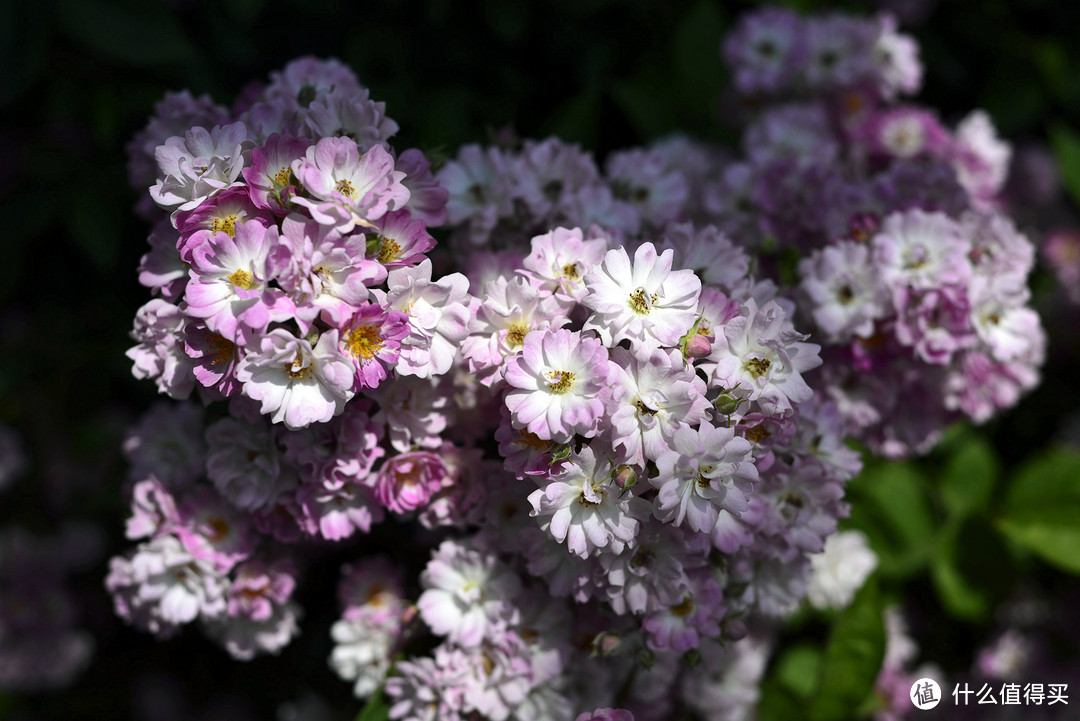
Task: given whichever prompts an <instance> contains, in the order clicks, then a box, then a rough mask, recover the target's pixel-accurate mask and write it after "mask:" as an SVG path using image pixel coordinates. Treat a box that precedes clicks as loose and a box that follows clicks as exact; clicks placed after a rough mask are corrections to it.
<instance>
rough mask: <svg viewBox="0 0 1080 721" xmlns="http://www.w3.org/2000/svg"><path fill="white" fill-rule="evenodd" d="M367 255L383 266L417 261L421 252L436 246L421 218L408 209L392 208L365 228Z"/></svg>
mask: <svg viewBox="0 0 1080 721" xmlns="http://www.w3.org/2000/svg"><path fill="white" fill-rule="evenodd" d="M367 246H368V256H369V257H370V258H371V259H372V260H373V261H374V262H377V263H380V264H381V265H382V266H383V267H385V268H388V269H389V268H399V267H401V266H405V265H418V264H419V263H420V262H421V261H423V260H424V259H425V258H426V256H425V255H424V253H426V252H428V251H429V250H431V249H432V248H434V247H435V239H434V238H432V237H431V234H430V233H428V232H427V228H426V227H425V225H424V221H423V220H420V219H414V218H413V217H412V215H411V214H410V213H409V211H408V210H395V211H393V212H390V213H387V214H386V215H384V216H383V217H381V218H379V220H378V222H376V223H375V226H374V227H373V228H371V229H370V230H369V231H368V238H367Z"/></svg>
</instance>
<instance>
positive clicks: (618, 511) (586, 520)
mask: <svg viewBox="0 0 1080 721" xmlns="http://www.w3.org/2000/svg"><path fill="white" fill-rule="evenodd" d="M613 470H614V464H613V463H612V461H611V459H610V458H608V457H607V456H605V455H602V454H598V453H597V452H596V451H595V450H594V449H593V448H592V447H591V446H584V447H582V449H581V451H580V452H578V453H576V454H573V455H571V456H570V458H569V460H568V461H567V462H566V465H564V466H563V468H562V470H561V471H559V472H558V473H557V474H555V475H554V476H552V478H551V480H550V481H548V483H547V484H546V485H545V486H544V487H543V488H538V489H537V490H535V491H533V492H532V493H531V494H529V503H530V504H531V505H532V513H531V514H529V515H531V516H533V517H534V518H538V519H539V521H540V527H541V529H542V530H544V531H546V532H547V533H548V534H550V535H551V537H552V538H554V539H555V540H556V541H558V542H559V543H565V544H566V548H567V550H569V551H570V553H572V554H574V555H575V556H578V557H579V558H588V557H589V556H592V555H595V554H596V552H597V551H599V550H601V549H605V548H610V549H611V551H613V552H614V553H622V552H623V549H625V548H626V547H627V546H629V545H631V544H632V543H633V541H634V538H635V537H636V536H637V531H638V525H639V521H638V519H639V518H641V517H643V516H644V515H645V509H647V506H646V505H645V502H644V501H642V500H641V499H639V498H636V497H635V496H634V495H633V494H630V493H628V494H625V495H623V494H621V493H620V492H619V489H618V488H617V487H616V486H615V485H614V484H612V483H611V476H612V471H613Z"/></svg>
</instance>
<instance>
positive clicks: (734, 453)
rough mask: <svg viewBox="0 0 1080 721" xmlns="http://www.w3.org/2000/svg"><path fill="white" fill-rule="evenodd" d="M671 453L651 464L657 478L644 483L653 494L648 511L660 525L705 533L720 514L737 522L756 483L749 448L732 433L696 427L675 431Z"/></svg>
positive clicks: (666, 452)
mask: <svg viewBox="0 0 1080 721" xmlns="http://www.w3.org/2000/svg"><path fill="white" fill-rule="evenodd" d="M671 446H672V448H671V449H670V450H667V451H665V452H663V453H662V454H660V456H659V458H657V460H656V467H657V469H658V471H659V474H658V475H657V476H656V477H655V478H650V479H649V483H651V484H652V485H653V486H655V487H656V488H657V489H658V492H657V495H656V500H655V501H654V506H655V508H654V511H653V513H654V514H655V515H656V517H657V518H658V519H660V520H661V521H670V522H672V523H673V524H674V525H676V526H678V525H681V524H682V523H683V521H684V520H685V521H686V524H687V525H688V526H689V527H690V528H691V529H692V530H694V531H699V532H702V533H709V532H711V531H712V530H713V527H714V526H715V525H716V521H717V518H718V517H719V515H720V512H721V511H725V512H727V513H730V514H731V515H733V516H739V515H741V514H742V512H743V511H745V510H746V509H747V508H749V500H750V493H751V492H752V491H753V484H754V482H755V481H756V480H757V479H758V470H757V466H755V465H754V459H753V458H752V457H751V455H750V452H751V450H752V449H753V445H752V444H751V443H750V441H748V440H746V439H745V438H742V437H736V436H735V429H733V428H725V427H719V428H714V427H713V426H712V425H710V424H709V423H707V422H702V423H701V425H700V427H698V428H697V429H694V428H691V427H690V426H688V425H684V426H681V427H680V428H679V429H678V430H676V431H675V433H674V437H673V438H672V441H671Z"/></svg>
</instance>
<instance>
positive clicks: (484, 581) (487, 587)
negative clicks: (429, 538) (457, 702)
mask: <svg viewBox="0 0 1080 721" xmlns="http://www.w3.org/2000/svg"><path fill="white" fill-rule="evenodd" d="M420 583H421V584H422V585H423V587H424V592H423V593H422V594H420V598H419V599H417V601H416V606H417V608H419V609H420V616H421V618H423V619H424V623H426V624H427V625H428V626H430V627H431V630H432V631H433V632H435V633H436V634H438V635H440V636H447V637H448V638H449V639H450V640H451V641H453V642H454V643H457V644H459V645H461V646H464V647H466V648H471V647H475V646H479V645H480V643H481V642H483V641H484V640H485V639H492V640H494V639H498V638H499V636H500V635H501V634H502V633H503V632H504V631H505V629H506V627H507V625H508V624H511V623H515V622H516V621H517V610H516V608H515V607H514V605H513V603H512V601H513V599H514V597H515V596H516V595H517V594H518V593H519V591H520V588H521V582H520V581H519V580H518V577H517V574H515V573H514V572H513V571H511V570H510V569H509V568H507V567H506V566H504V565H503V564H502V563H501V562H500V561H499V560H498V558H497V557H496V555H495V554H494V553H490V552H487V551H483V550H477V549H475V548H471V547H469V546H467V545H465V544H463V543H461V542H458V541H443V542H442V544H441V545H440V546H439V548H438V550H436V551H435V553H434V554H433V555H432V557H431V560H430V561H429V562H428V564H427V567H426V568H425V569H424V571H423V572H422V573H421V574H420Z"/></svg>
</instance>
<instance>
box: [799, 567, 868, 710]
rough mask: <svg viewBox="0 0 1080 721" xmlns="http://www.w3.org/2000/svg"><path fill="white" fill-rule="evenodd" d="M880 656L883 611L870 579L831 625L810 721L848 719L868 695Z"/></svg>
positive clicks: (804, 661)
mask: <svg viewBox="0 0 1080 721" xmlns="http://www.w3.org/2000/svg"><path fill="white" fill-rule="evenodd" d="M884 656H885V619H884V608H883V604H882V599H881V594H880V592H879V591H878V587H877V584H876V583H874V582H873V580H871V581H870V582H868V583H867V584H866V585H864V586H863V588H862V590H860V591H859V593H858V594H857V595H856V596H855V600H854V601H852V603H851V605H850V606H848V608H847V609H845V610H844V612H843V613H841V614H840V616H839V617H838V618H837V619H836V623H835V624H834V625H833V630H832V634H831V635H830V636H829V642H828V644H827V645H826V646H825V653H824V655H823V656H822V658H821V669H820V674H819V682H818V690H817V693H816V695H815V696H814V698H813V700H812V701H811V702H810V714H809V716H810V718H811V719H812V720H813V721H841V720H842V719H847V718H851V716H852V715H853V712H854V711H855V710H856V709H859V708H861V707H862V706H863V704H864V703H865V701H866V699H867V697H868V696H870V695H871V694H872V692H873V687H874V681H875V679H876V678H877V675H878V671H879V670H880V669H881V660H882V658H884ZM802 663H804V664H805V663H807V661H806V660H803V661H802Z"/></svg>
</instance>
